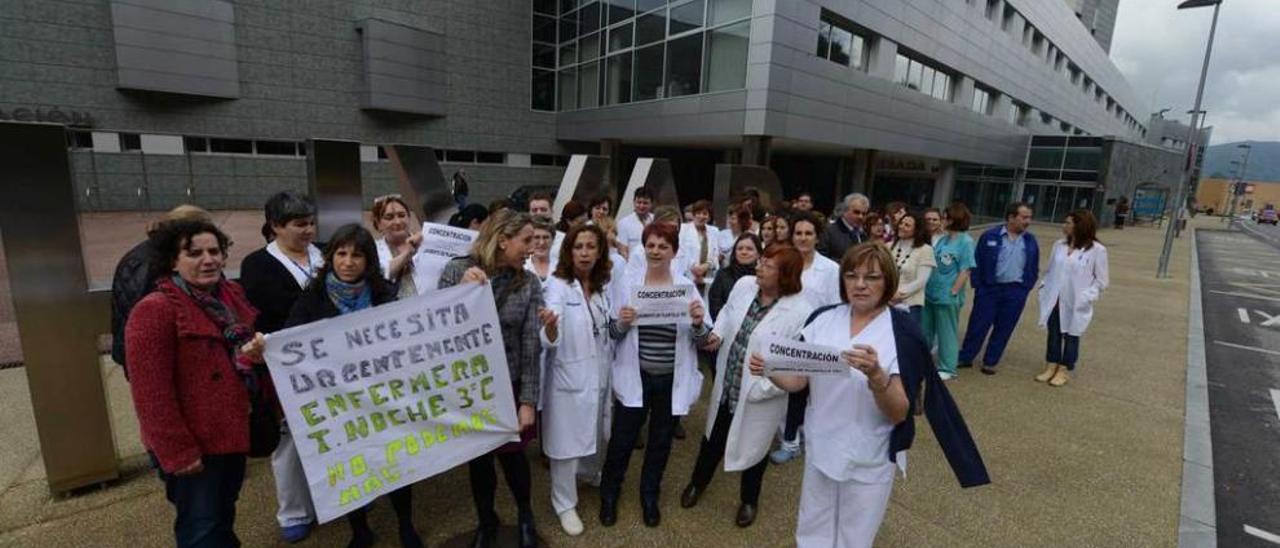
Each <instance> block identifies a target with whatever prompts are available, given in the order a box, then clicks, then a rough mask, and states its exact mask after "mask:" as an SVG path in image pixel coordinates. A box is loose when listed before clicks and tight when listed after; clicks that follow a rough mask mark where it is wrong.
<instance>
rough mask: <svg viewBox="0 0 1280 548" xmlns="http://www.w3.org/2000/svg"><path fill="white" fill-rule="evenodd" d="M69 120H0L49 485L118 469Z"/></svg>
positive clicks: (18, 289)
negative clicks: (83, 243)
mask: <svg viewBox="0 0 1280 548" xmlns="http://www.w3.org/2000/svg"><path fill="white" fill-rule="evenodd" d="M66 139H67V137H66V128H65V127H64V126H61V125H54V124H31V123H16V122H15V123H10V122H0V165H3V166H5V177H4V184H3V186H0V196H2V198H0V234H2V235H3V237H4V252H5V258H6V260H7V261H8V264H9V285H10V287H11V288H12V290H13V308H14V312H16V313H17V318H18V337H19V340H20V341H21V344H22V354H23V361H24V362H25V364H26V366H25V369H26V373H27V383H28V385H29V389H30V390H31V405H32V410H33V411H34V414H35V419H36V430H37V432H38V434H39V439H40V454H41V457H42V458H43V460H44V467H45V473H46V475H47V477H48V481H49V489H50V490H52V491H53V492H54V493H66V492H67V491H70V490H72V489H76V488H79V487H84V486H88V485H93V484H96V483H100V482H104V481H109V480H113V479H116V478H117V477H119V473H118V471H117V469H116V447H115V440H114V439H113V438H112V435H111V419H110V417H109V416H108V413H107V396H106V391H105V389H104V388H103V383H102V370H101V367H100V365H99V363H100V360H101V358H100V357H99V355H98V347H97V339H98V335H99V333H100V330H99V329H95V326H100V325H101V323H102V322H101V315H102V313H103V311H102V310H101V309H100V307H95V305H94V299H92V298H91V297H90V295H89V283H88V276H87V275H86V274H85V268H84V257H83V250H82V248H81V244H80V222H79V219H78V218H77V216H76V207H75V204H76V193H75V186H74V184H73V182H72V179H71V165H70V162H69V159H68V156H67V141H66Z"/></svg>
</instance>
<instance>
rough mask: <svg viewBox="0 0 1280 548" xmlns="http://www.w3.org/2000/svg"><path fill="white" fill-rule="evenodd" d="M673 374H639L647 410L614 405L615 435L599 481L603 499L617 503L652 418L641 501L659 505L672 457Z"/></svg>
mask: <svg viewBox="0 0 1280 548" xmlns="http://www.w3.org/2000/svg"><path fill="white" fill-rule="evenodd" d="M674 378H675V375H674V374H671V373H668V374H665V375H650V374H648V373H645V372H644V371H641V372H640V384H641V386H642V388H643V390H644V407H638V408H636V407H627V406H625V405H622V403H620V402H614V404H613V426H612V430H613V435H612V437H610V438H609V451H608V453H607V454H606V456H605V459H604V471H603V474H602V475H601V478H600V497H601V498H604V499H606V500H617V498H618V494H619V493H621V492H622V480H623V479H624V478H625V477H626V473H627V466H628V465H630V464H631V451H632V449H633V448H634V447H635V445H636V438H637V437H639V435H640V427H642V426H644V421H645V417H646V416H648V417H649V441H648V443H646V444H645V446H644V466H643V467H642V468H641V470H640V498H641V500H644V501H652V502H656V501H657V500H658V492H659V490H660V488H661V487H662V473H663V471H665V470H666V469H667V457H669V456H671V429H672V425H673V424H674V421H673V420H672V416H671V386H672V383H673V380H674Z"/></svg>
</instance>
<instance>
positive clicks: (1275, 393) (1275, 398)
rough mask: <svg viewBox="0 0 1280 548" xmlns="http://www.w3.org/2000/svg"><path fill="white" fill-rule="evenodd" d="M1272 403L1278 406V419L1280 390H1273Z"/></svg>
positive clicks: (1278, 416) (1279, 414) (1279, 413)
mask: <svg viewBox="0 0 1280 548" xmlns="http://www.w3.org/2000/svg"><path fill="white" fill-rule="evenodd" d="M1271 403H1273V404H1275V406H1276V417H1277V418H1280V390H1276V389H1274V388H1272V389H1271Z"/></svg>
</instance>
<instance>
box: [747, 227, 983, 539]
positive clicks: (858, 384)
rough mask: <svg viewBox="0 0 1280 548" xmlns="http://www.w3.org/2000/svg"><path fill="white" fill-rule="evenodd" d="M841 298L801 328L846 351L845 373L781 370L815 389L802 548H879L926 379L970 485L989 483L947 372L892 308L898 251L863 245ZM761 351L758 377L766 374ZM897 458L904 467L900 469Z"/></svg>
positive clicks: (849, 259)
mask: <svg viewBox="0 0 1280 548" xmlns="http://www.w3.org/2000/svg"><path fill="white" fill-rule="evenodd" d="M840 279H841V291H840V297H841V301H843V302H842V303H841V304H837V305H832V306H827V307H824V308H820V309H818V311H817V312H815V313H814V315H813V317H811V318H810V319H809V321H808V324H807V325H805V327H804V328H803V329H802V330H801V332H800V333H801V335H802V336H803V338H804V340H805V341H806V342H809V343H813V344H819V345H824V346H828V347H831V348H832V349H837V350H840V351H842V353H841V356H842V358H843V359H844V361H845V362H846V363H848V365H849V369H848V370H847V371H846V372H843V373H838V374H835V375H827V376H824V377H823V378H821V379H816V380H814V382H809V377H808V376H797V375H772V376H770V377H769V379H770V380H771V381H772V382H773V383H774V384H775V385H777V386H779V387H781V388H783V389H785V390H787V391H789V392H797V391H800V390H803V389H804V388H805V387H809V388H810V389H811V390H812V391H811V392H810V396H809V406H808V409H807V412H806V416H805V427H806V428H807V429H808V431H809V435H808V436H805V442H806V445H807V447H806V452H807V453H808V457H807V458H806V460H805V470H804V483H803V486H802V487H801V493H800V516H799V519H798V520H797V523H796V544H797V545H798V546H800V547H801V548H808V547H817V546H822V547H830V546H838V547H870V546H871V545H872V542H873V541H874V540H875V537H876V532H877V531H878V530H879V529H880V523H881V521H882V520H883V519H884V514H885V511H886V510H887V509H888V506H889V494H890V492H891V491H892V490H893V475H894V471H895V469H897V468H902V469H904V470H905V467H906V461H905V460H903V459H901V456H900V453H901V452H902V451H906V450H907V449H909V448H910V447H911V441H912V437H913V435H914V432H915V429H914V424H913V421H912V412H911V411H912V409H911V408H912V405H913V404H912V402H916V401H919V398H920V390H921V385H922V384H927V389H926V390H925V395H924V400H923V403H924V407H925V412H926V413H927V414H928V417H929V425H930V426H931V427H932V428H933V431H934V435H935V436H936V438H937V439H938V442H939V444H940V445H941V446H942V450H943V453H945V454H946V456H947V461H948V462H950V463H951V465H952V470H953V472H955V474H956V476H957V478H958V479H959V480H960V485H961V486H962V487H971V486H975V485H982V484H985V483H989V481H990V480H989V479H988V478H987V472H986V468H985V467H984V466H983V464H982V457H981V456H980V455H979V454H978V450H977V447H976V446H975V445H974V443H973V439H972V437H970V435H969V431H968V429H967V428H966V427H965V425H964V419H963V418H962V417H961V416H960V413H959V410H957V409H956V407H955V403H954V402H953V401H952V400H951V395H950V393H949V392H948V391H947V389H946V387H945V385H943V383H942V381H941V380H940V379H939V378H938V374H937V372H936V371H935V370H934V368H933V361H932V359H931V358H930V356H929V347H928V346H927V345H926V344H925V342H924V337H923V336H922V335H921V334H920V328H919V324H917V323H916V322H915V321H913V320H912V319H911V317H910V316H909V315H908V314H906V313H905V312H901V311H898V310H895V309H893V308H892V307H890V306H889V305H890V302H891V301H892V299H893V297H894V295H895V294H896V293H897V290H898V274H897V271H896V269H895V268H894V263H893V256H892V255H891V254H890V253H889V252H888V250H886V249H885V248H884V247H883V246H880V245H877V244H873V243H864V244H859V245H858V246H857V247H854V248H852V249H850V250H849V251H848V252H847V253H845V256H844V259H843V260H841V262H840ZM764 367H765V362H764V358H763V357H762V356H761V355H760V354H759V353H753V354H752V355H751V361H750V368H751V374H752V375H763V374H764ZM895 463H896V466H895Z"/></svg>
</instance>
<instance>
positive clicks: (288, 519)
mask: <svg viewBox="0 0 1280 548" xmlns="http://www.w3.org/2000/svg"><path fill="white" fill-rule="evenodd" d="M271 472H272V473H273V474H274V475H275V477H276V502H277V503H278V504H279V505H280V509H279V510H278V511H276V521H278V522H280V526H281V527H289V526H293V525H306V524H308V523H315V521H316V509H315V507H313V506H312V505H311V488H310V487H309V486H308V484H307V476H306V474H305V473H304V472H303V471H302V459H301V458H299V457H298V447H297V446H296V445H294V444H293V435H292V434H290V433H289V427H288V425H281V427H280V445H279V446H277V447H276V450H275V451H274V452H273V453H271Z"/></svg>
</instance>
